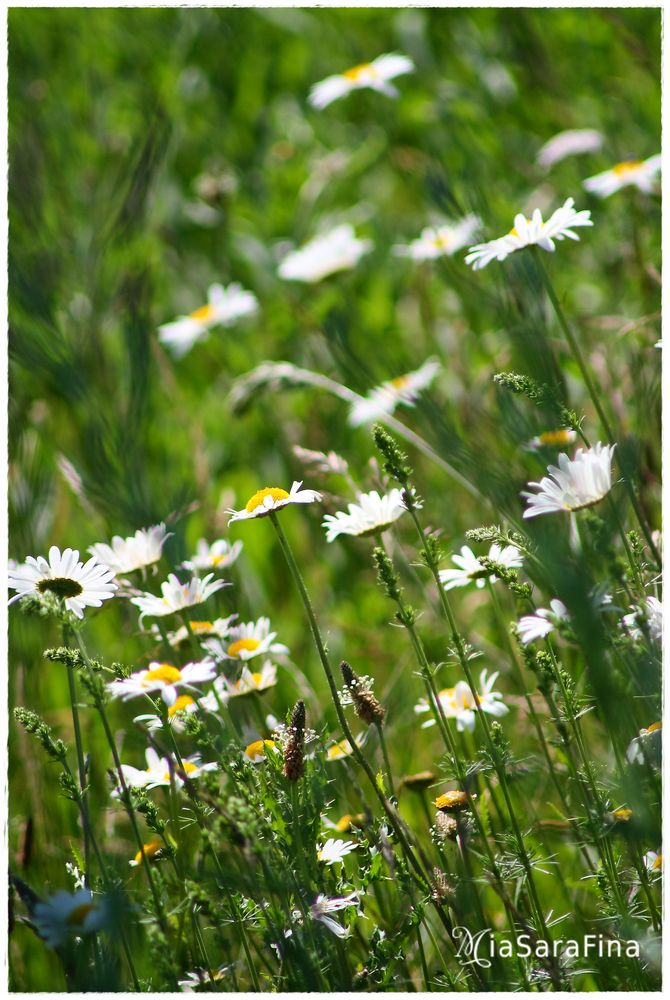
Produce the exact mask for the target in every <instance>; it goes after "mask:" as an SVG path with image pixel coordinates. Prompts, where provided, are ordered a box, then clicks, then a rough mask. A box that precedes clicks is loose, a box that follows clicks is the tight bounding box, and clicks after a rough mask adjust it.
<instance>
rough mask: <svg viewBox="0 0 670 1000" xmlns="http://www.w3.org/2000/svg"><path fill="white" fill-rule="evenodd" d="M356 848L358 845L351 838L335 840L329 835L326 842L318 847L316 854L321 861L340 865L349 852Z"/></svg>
mask: <svg viewBox="0 0 670 1000" xmlns="http://www.w3.org/2000/svg"><path fill="white" fill-rule="evenodd" d="M355 850H356V845H355V844H354V843H353V841H351V840H334V839H333V838H332V837H329V838H328V840H327V841H326V842H325V844H322V845H321V846H320V847H318V848H317V851H316V856H317V858H318V859H319V861H323V863H324V864H326V865H339V864H341V863H342V861H344V859H345V858H346V856H347V854H351V852H352V851H355Z"/></svg>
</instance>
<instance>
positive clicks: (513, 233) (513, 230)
mask: <svg viewBox="0 0 670 1000" xmlns="http://www.w3.org/2000/svg"><path fill="white" fill-rule="evenodd" d="M531 221H532V220H531V219H529V218H528V217H526V222H527V223H528V225H529V226H530V224H531ZM507 235H508V236H518V235H519V230H518V229H517V228H516V226H512V228H511V229H510V231H509V232H508V234H507Z"/></svg>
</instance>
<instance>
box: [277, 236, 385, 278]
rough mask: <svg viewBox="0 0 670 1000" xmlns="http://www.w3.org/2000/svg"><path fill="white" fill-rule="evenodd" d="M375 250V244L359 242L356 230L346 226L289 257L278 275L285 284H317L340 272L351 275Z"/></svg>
mask: <svg viewBox="0 0 670 1000" xmlns="http://www.w3.org/2000/svg"><path fill="white" fill-rule="evenodd" d="M371 249H372V241H371V240H359V239H358V238H357V236H356V233H355V232H354V228H353V226H350V225H348V224H346V223H345V224H344V225H341V226H336V227H335V229H331V230H330V231H329V232H327V233H322V234H321V235H320V236H317V237H315V239H313V240H310V242H309V243H306V244H305V245H304V246H303V247H301V248H300V249H299V250H293V251H291V253H288V254H287V255H286V256H285V257H284V259H283V260H282V262H281V264H280V265H279V269H278V272H277V273H278V274H279V277H280V278H283V279H284V280H285V281H305V282H307V283H309V284H315V283H316V282H317V281H321V280H322V279H323V278H327V277H328V276H329V275H330V274H335V273H336V272H338V271H350V270H351V269H352V268H354V267H356V265H357V264H358V262H359V260H360V259H361V257H364V256H365V254H366V253H369V252H370V250H371Z"/></svg>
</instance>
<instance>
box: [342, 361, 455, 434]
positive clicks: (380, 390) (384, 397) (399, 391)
mask: <svg viewBox="0 0 670 1000" xmlns="http://www.w3.org/2000/svg"><path fill="white" fill-rule="evenodd" d="M440 368H441V365H440V362H439V361H437V360H436V359H435V358H429V359H428V361H425V362H424V363H423V364H422V365H421V367H420V368H417V370H416V371H414V372H408V373H407V374H406V375H399V376H398V377H397V378H394V379H391V380H390V381H388V382H382V384H381V385H379V386H376V387H375V388H374V389H371V390H370V392H369V393H368V394H367V396H365V397H363V398H361V399H360V400H357V401H356V402H355V403H354V404H353V405H352V407H351V413H350V414H349V423H350V424H351V426H352V427H359V426H360V425H361V424H369V423H372V422H373V421H374V420H379V419H380V418H383V417H385V416H387V415H388V414H390V413H393V411H394V410H395V408H396V406H399V405H400V404H402V405H403V406H414V404H415V403H416V400H417V398H418V395H419V393H420V392H421V391H422V390H423V389H426V388H427V387H428V386H429V385H430V383H431V382H432V381H433V379H434V378H435V376H436V375H437V373H438V371H439V370H440Z"/></svg>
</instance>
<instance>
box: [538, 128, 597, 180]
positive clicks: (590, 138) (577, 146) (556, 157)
mask: <svg viewBox="0 0 670 1000" xmlns="http://www.w3.org/2000/svg"><path fill="white" fill-rule="evenodd" d="M602 144H603V137H602V135H601V134H600V132H596V130H595V129H593V128H570V129H568V130H567V131H565V132H559V133H558V135H555V136H553V138H551V139H549V141H548V142H545V144H544V146H543V147H542V149H541V150H540V151H539V153H538V154H537V164H538V166H540V167H544V169H545V170H549V168H550V167H553V166H554V164H555V163H559V162H560V161H561V160H564V159H565V158H566V156H579V155H581V154H582V153H595V152H597V151H598V150H599V149H600V147H601V146H602Z"/></svg>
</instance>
